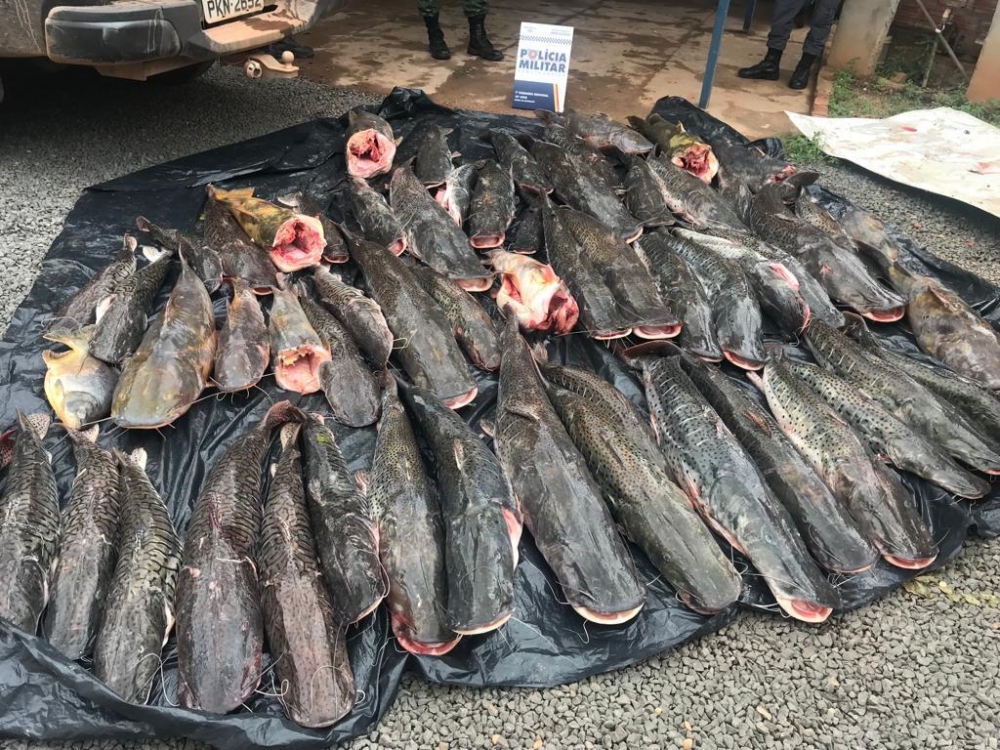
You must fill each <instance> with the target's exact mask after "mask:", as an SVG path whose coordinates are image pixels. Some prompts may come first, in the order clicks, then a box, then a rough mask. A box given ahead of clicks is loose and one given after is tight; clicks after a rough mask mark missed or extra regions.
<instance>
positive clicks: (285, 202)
mask: <svg viewBox="0 0 1000 750" xmlns="http://www.w3.org/2000/svg"><path fill="white" fill-rule="evenodd" d="M301 199H302V191H301V190H297V191H296V192H294V193H286V194H285V195H279V196H277V198H276V199H275V203H277V204H278V205H279V206H285V207H287V208H296V209H297V208H298V207H299V203H300V202H301Z"/></svg>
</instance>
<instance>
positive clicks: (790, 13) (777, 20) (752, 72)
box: [737, 0, 805, 81]
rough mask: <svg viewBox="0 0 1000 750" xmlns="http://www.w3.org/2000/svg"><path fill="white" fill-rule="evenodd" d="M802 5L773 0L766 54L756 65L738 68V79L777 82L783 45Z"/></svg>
mask: <svg viewBox="0 0 1000 750" xmlns="http://www.w3.org/2000/svg"><path fill="white" fill-rule="evenodd" d="M804 4H805V0H775V3H774V15H773V16H771V31H770V32H769V33H768V35H767V54H766V55H765V56H764V59H763V60H761V61H760V62H759V63H757V64H756V65H751V66H750V67H749V68H740V69H739V70H738V71H737V75H738V76H739V77H740V78H755V79H760V80H765V81H777V80H778V64H779V63H780V62H781V53H782V51H783V50H784V49H785V45H786V44H788V37H789V36H790V35H791V33H792V23H793V22H794V20H795V14H796V13H798V12H799V10H800V9H801V8H802V6H803V5H804Z"/></svg>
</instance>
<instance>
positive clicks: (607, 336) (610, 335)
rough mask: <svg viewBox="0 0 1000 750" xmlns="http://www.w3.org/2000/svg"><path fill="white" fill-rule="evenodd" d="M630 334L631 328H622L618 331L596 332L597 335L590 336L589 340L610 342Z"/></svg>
mask: <svg viewBox="0 0 1000 750" xmlns="http://www.w3.org/2000/svg"><path fill="white" fill-rule="evenodd" d="M630 333H632V329H631V328H622V329H620V330H611V331H598V332H597V333H592V334H590V338H592V339H594V341H611V340H613V339H623V338H625V337H626V336H628V335H629V334H630Z"/></svg>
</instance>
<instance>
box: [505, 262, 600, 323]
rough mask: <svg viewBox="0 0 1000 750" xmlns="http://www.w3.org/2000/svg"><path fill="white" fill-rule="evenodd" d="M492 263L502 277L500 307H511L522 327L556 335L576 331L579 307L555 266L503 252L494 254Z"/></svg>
mask: <svg viewBox="0 0 1000 750" xmlns="http://www.w3.org/2000/svg"><path fill="white" fill-rule="evenodd" d="M490 261H491V262H492V264H493V268H494V269H495V270H496V271H497V272H498V273H500V274H501V277H502V282H501V286H500V292H499V293H498V294H497V305H498V306H499V307H500V308H501V309H503V308H505V307H509V308H510V309H511V310H512V311H513V313H514V315H515V316H517V319H518V322H519V323H520V324H521V327H522V328H524V329H525V330H528V331H547V332H552V333H557V334H564V333H569V332H570V331H571V330H572V329H573V326H574V325H576V321H577V319H578V318H579V317H580V308H579V306H578V305H577V302H576V300H575V299H573V295H572V294H570V292H569V288H568V287H567V286H566V283H565V282H564V281H563V280H562V279H560V278H559V276H557V275H556V272H555V271H553V270H552V266H549V265H546V264H545V263H540V262H539V261H537V260H534V259H532V258H527V257H525V256H524V255H519V254H517V253H507V252H504V251H502V250H498V251H496V252H494V253H491V254H490Z"/></svg>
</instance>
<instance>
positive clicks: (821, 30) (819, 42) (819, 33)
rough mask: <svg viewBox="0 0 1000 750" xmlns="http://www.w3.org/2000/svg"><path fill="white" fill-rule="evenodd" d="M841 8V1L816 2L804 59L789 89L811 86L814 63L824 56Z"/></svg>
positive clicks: (800, 62) (794, 74)
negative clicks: (827, 41)
mask: <svg viewBox="0 0 1000 750" xmlns="http://www.w3.org/2000/svg"><path fill="white" fill-rule="evenodd" d="M839 7H840V0H816V7H814V8H813V14H812V19H811V21H810V22H809V33H808V34H807V35H806V41H805V44H803V45H802V59H801V60H799V64H798V65H796V66H795V70H794V71H793V72H792V77H791V78H789V79H788V87H789V88H792V89H804V88H805V87H806V86H808V85H809V75H810V73H812V67H813V63H815V62H816V60H817V59H818V58H819V56H820V55H822V54H823V46H824V45H825V44H826V40H827V38H828V37H829V36H830V27H831V26H833V21H834V19H835V18H836V16H837V8H839Z"/></svg>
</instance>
